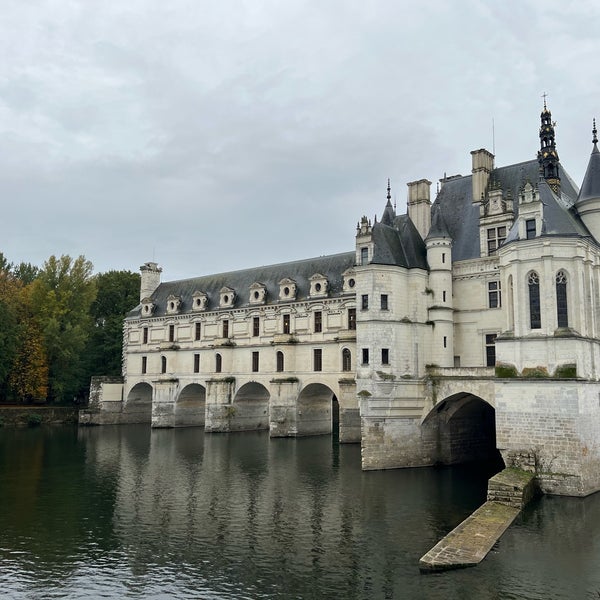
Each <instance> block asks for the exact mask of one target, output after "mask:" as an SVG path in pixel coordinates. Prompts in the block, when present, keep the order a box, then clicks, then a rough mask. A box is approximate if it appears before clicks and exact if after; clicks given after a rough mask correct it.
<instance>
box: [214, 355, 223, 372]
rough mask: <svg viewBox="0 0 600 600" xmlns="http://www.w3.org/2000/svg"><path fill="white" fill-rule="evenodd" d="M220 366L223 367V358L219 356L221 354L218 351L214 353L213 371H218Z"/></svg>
mask: <svg viewBox="0 0 600 600" xmlns="http://www.w3.org/2000/svg"><path fill="white" fill-rule="evenodd" d="M222 368H223V359H222V358H221V355H220V354H219V353H217V354H216V355H215V372H217V373H220V372H221V369H222Z"/></svg>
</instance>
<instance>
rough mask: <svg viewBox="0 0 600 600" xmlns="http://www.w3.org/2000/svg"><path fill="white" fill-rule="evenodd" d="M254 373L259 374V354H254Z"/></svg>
mask: <svg viewBox="0 0 600 600" xmlns="http://www.w3.org/2000/svg"><path fill="white" fill-rule="evenodd" d="M252 372H253V373H258V352H257V351H255V352H253V353H252Z"/></svg>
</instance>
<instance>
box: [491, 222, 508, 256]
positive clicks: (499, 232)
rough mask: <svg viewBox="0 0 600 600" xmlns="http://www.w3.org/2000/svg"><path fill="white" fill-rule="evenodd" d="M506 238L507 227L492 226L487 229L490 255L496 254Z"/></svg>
mask: <svg viewBox="0 0 600 600" xmlns="http://www.w3.org/2000/svg"><path fill="white" fill-rule="evenodd" d="M505 239H506V227H504V226H503V227H491V228H489V229H488V230H487V249H488V255H490V254H494V252H496V250H497V249H498V248H499V247H500V246H501V245H502V243H503V242H504V240H505Z"/></svg>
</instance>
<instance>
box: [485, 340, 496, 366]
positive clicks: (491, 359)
mask: <svg viewBox="0 0 600 600" xmlns="http://www.w3.org/2000/svg"><path fill="white" fill-rule="evenodd" d="M485 364H486V365H487V366H488V367H494V366H495V365H496V334H495V333H488V334H486V336H485Z"/></svg>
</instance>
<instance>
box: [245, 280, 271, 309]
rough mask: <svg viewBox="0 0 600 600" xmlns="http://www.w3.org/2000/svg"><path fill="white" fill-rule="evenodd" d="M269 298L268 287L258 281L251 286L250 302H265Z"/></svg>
mask: <svg viewBox="0 0 600 600" xmlns="http://www.w3.org/2000/svg"><path fill="white" fill-rule="evenodd" d="M266 299H267V288H266V287H265V284H264V283H259V282H258V281H257V282H255V283H253V284H252V285H251V286H250V298H249V301H250V304H264V303H265V301H266Z"/></svg>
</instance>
